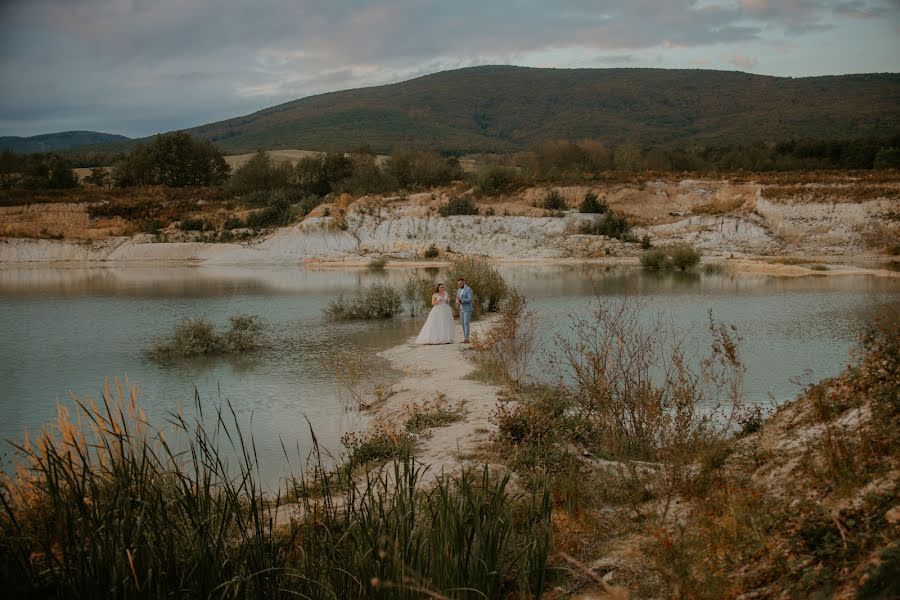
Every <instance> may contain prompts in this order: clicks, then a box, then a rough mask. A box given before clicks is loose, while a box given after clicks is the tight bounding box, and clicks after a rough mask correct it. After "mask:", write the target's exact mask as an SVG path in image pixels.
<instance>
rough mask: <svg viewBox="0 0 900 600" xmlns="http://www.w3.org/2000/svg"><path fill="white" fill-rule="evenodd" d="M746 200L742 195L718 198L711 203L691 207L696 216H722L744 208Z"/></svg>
mask: <svg viewBox="0 0 900 600" xmlns="http://www.w3.org/2000/svg"><path fill="white" fill-rule="evenodd" d="M745 202H746V199H745V198H744V197H743V196H740V195H733V196H725V197H722V196H716V197H715V198H713V199H712V200H710V201H709V202H706V203H704V204H698V205H696V206H693V207H691V212H692V213H694V214H695V215H722V214H725V213H730V212H733V211H736V210H737V209H739V208H741V207H742V206H744V204H745Z"/></svg>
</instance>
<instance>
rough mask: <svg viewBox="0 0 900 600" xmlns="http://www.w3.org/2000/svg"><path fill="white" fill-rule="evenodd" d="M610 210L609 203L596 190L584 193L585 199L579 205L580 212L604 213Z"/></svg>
mask: <svg viewBox="0 0 900 600" xmlns="http://www.w3.org/2000/svg"><path fill="white" fill-rule="evenodd" d="M607 210H609V205H608V204H606V202H604V201H602V200H600V199H599V198H598V197H597V194H595V193H594V192H588V193H587V194H585V195H584V200H582V201H581V204H579V205H578V212H580V213H586V214H595V215H602V214H603V213H605V212H606V211H607Z"/></svg>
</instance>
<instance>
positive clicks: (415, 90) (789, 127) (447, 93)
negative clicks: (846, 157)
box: [98, 66, 900, 153]
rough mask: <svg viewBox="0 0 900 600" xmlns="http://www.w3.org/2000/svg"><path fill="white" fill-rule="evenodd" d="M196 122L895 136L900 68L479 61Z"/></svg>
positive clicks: (513, 142)
mask: <svg viewBox="0 0 900 600" xmlns="http://www.w3.org/2000/svg"><path fill="white" fill-rule="evenodd" d="M187 131H189V132H190V133H192V134H195V135H198V136H200V137H204V138H206V139H209V140H211V141H213V142H214V143H215V144H216V145H217V146H219V148H220V149H221V150H222V151H224V152H226V153H244V152H251V151H253V150H257V149H268V150H273V149H279V148H301V149H309V150H353V149H355V148H357V147H359V146H360V145H362V144H368V145H369V146H371V147H372V148H373V149H374V150H376V151H378V152H389V151H391V149H393V148H397V147H404V146H405V147H428V148H434V149H439V150H443V151H450V152H477V151H500V152H504V151H515V150H520V149H523V148H527V147H529V146H531V145H533V144H535V143H539V142H542V141H546V140H551V139H575V140H577V139H583V138H593V139H598V140H600V141H602V142H604V143H607V144H610V145H612V144H617V143H620V142H622V141H624V140H628V139H631V140H635V141H636V142H638V143H639V144H641V145H644V146H649V145H672V144H676V145H695V144H702V145H731V144H738V143H748V142H769V141H782V140H787V139H797V138H814V139H856V138H863V137H883V136H890V135H893V134H896V133H898V132H900V74H898V73H874V74H863V75H839V76H827V77H803V78H786V77H771V76H765V75H753V74H750V73H741V72H734V71H710V70H685V69H538V68H529V67H513V66H485V67H471V68H465V69H457V70H452V71H443V72H440V73H435V74H432V75H426V76H424V77H419V78H416V79H412V80H409V81H404V82H400V83H394V84H389V85H381V86H375V87H367V88H359V89H352V90H345V91H340V92H331V93H327V94H320V95H317V96H310V97H307V98H302V99H299V100H294V101H291V102H287V103H285V104H281V105H278V106H274V107H271V108H267V109H264V110H261V111H259V112H256V113H253V114H250V115H245V116H242V117H236V118H233V119H227V120H224V121H219V122H216V123H210V124H207V125H201V126H199V127H194V128H191V129H188V130H187ZM128 145H130V144H113V145H106V144H104V146H107V148H105V149H116V148H118V149H123V148H127V147H128ZM98 149H101V147H98Z"/></svg>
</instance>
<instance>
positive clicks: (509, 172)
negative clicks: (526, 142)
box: [475, 165, 517, 196]
mask: <svg viewBox="0 0 900 600" xmlns="http://www.w3.org/2000/svg"><path fill="white" fill-rule="evenodd" d="M516 180H517V176H516V171H515V169H513V168H511V167H504V166H500V165H492V166H490V167H487V168H486V169H485V170H483V171H482V172H481V173H480V174H479V175H478V178H477V180H476V182H475V190H476V192H477V193H478V194H479V195H481V196H498V195H500V194H505V193H507V192H510V191H512V190H513V189H514V188H515V185H516Z"/></svg>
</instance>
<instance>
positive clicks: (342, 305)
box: [325, 283, 403, 321]
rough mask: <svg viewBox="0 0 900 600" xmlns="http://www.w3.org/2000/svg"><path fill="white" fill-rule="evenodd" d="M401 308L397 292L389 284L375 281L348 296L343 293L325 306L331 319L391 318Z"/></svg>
mask: <svg viewBox="0 0 900 600" xmlns="http://www.w3.org/2000/svg"><path fill="white" fill-rule="evenodd" d="M402 310H403V301H402V299H401V298H400V294H399V292H397V290H395V289H394V288H392V287H391V286H389V285H386V284H383V283H376V284H373V285H371V286H369V287H368V288H366V289H365V290H363V291H360V292H357V294H356V295H354V296H351V297H350V298H345V297H344V296H343V295H341V296H338V297H337V298H336V299H335V300H332V301H331V302H330V303H329V304H328V306H326V307H325V315H326V316H327V317H328V318H329V319H331V320H332V321H357V320H370V319H391V318H393V317H395V316H397V315H398V314H400V312H401V311H402Z"/></svg>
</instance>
